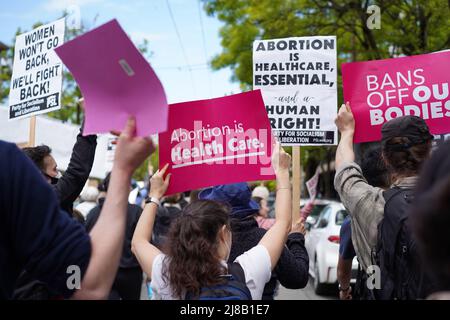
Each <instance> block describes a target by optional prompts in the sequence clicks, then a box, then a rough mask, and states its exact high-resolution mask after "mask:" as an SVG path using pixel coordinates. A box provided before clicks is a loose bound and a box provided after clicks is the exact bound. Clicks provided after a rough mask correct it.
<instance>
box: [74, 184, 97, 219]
mask: <svg viewBox="0 0 450 320" xmlns="http://www.w3.org/2000/svg"><path fill="white" fill-rule="evenodd" d="M98 194H99V192H98V189H97V188H96V187H93V186H86V187H85V188H84V189H83V191H81V194H80V199H81V203H80V204H79V205H77V206H76V207H75V209H77V210H78V211H79V212H81V214H82V215H83V217H84V219H86V217H87V215H88V213H89V212H90V211H91V210H92V209H93V208H94V207H95V206H96V205H97V197H98Z"/></svg>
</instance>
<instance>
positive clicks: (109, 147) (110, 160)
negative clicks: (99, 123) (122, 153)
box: [105, 135, 117, 172]
mask: <svg viewBox="0 0 450 320" xmlns="http://www.w3.org/2000/svg"><path fill="white" fill-rule="evenodd" d="M107 137H108V142H107V144H106V157H105V168H106V171H107V172H109V171H111V170H112V167H113V164H114V156H115V154H116V143H117V137H115V136H113V135H107Z"/></svg>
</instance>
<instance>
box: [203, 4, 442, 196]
mask: <svg viewBox="0 0 450 320" xmlns="http://www.w3.org/2000/svg"><path fill="white" fill-rule="evenodd" d="M203 2H204V8H205V10H206V12H207V14H209V15H211V16H216V17H217V18H218V19H219V20H221V21H222V22H224V26H223V27H222V28H221V29H220V37H221V39H222V41H221V45H222V52H221V53H219V54H218V55H216V56H215V57H214V58H213V60H212V61H211V65H212V68H213V69H222V68H231V70H232V72H233V76H232V80H233V81H237V82H239V83H240V86H241V88H242V89H243V90H249V89H251V88H252V83H253V79H252V44H253V41H254V40H256V39H272V38H283V37H292V36H311V35H336V36H337V39H338V41H337V52H338V96H339V99H340V101H339V104H340V103H342V100H341V99H342V98H341V97H342V77H341V72H340V65H341V64H342V63H343V62H350V61H364V60H373V59H383V58H390V57H396V56H399V55H413V54H421V53H428V52H433V51H438V50H443V49H446V48H448V47H449V46H450V29H449V28H448V25H449V24H450V2H448V1H447V0H379V1H369V0H340V1H327V0H203ZM371 4H376V5H378V7H379V8H380V13H381V28H380V29H371V28H369V27H368V25H367V21H368V19H369V18H370V16H371V13H368V12H367V11H368V8H369V6H370V5H371ZM334 153H335V148H334V147H302V164H303V167H304V168H307V170H306V177H307V178H308V177H310V176H312V175H313V174H314V171H315V166H316V165H317V164H319V163H321V162H322V163H323V162H325V165H327V167H328V168H330V167H331V162H332V159H333V158H334ZM327 159H328V160H327ZM321 178H323V179H321V180H324V181H323V182H324V183H325V186H324V189H325V190H324V191H325V195H326V196H330V195H332V193H333V192H334V190H333V188H332V186H331V183H332V176H322V177H321Z"/></svg>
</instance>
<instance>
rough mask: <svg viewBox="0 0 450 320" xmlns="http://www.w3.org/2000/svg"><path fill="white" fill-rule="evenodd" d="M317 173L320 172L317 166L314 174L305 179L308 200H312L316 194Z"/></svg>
mask: <svg viewBox="0 0 450 320" xmlns="http://www.w3.org/2000/svg"><path fill="white" fill-rule="evenodd" d="M319 174H320V167H317V169H316V172H315V173H314V175H313V176H312V177H311V179H309V180H308V181H306V183H305V184H306V188H307V189H308V193H309V197H310V201H314V200H315V199H316V196H317V185H318V183H319Z"/></svg>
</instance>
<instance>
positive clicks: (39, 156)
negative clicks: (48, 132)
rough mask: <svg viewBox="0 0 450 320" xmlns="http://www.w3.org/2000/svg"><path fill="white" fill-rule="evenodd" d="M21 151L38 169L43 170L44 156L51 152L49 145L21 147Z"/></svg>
mask: <svg viewBox="0 0 450 320" xmlns="http://www.w3.org/2000/svg"><path fill="white" fill-rule="evenodd" d="M22 151H23V152H24V153H25V154H26V155H27V157H28V158H30V159H31V160H32V161H33V162H34V163H35V164H36V166H37V167H38V168H39V169H40V170H42V171H43V170H44V169H45V168H44V158H45V157H46V156H49V155H50V154H51V153H52V149H50V147H49V146H46V145H44V144H43V145H41V146H37V147H32V148H23V149H22Z"/></svg>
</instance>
